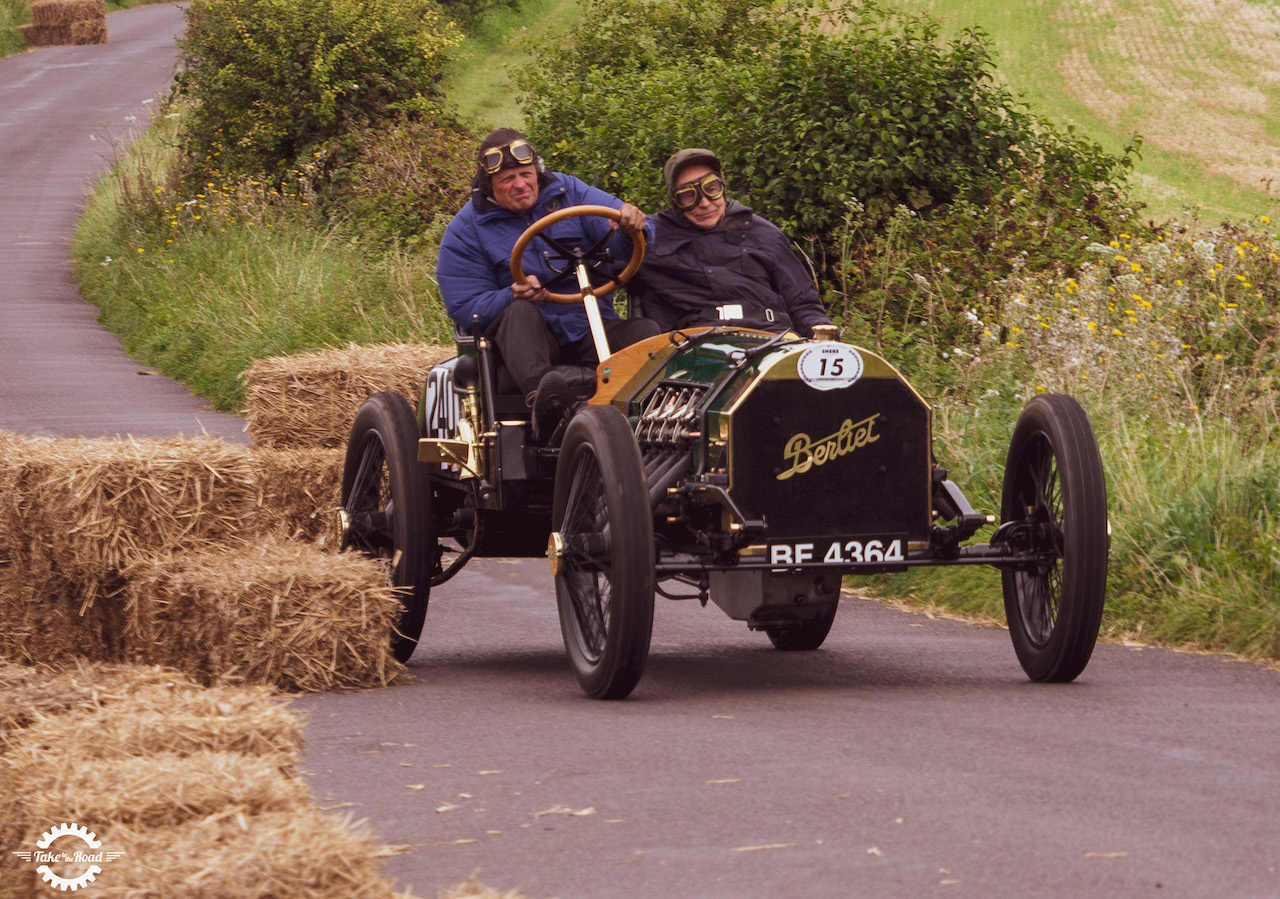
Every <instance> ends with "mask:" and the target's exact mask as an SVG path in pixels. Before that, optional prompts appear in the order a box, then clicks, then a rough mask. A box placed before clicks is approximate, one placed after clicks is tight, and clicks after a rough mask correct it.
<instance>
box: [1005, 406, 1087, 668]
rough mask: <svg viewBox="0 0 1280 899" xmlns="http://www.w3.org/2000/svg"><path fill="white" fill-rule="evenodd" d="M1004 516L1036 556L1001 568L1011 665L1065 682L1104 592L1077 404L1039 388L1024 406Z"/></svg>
mask: <svg viewBox="0 0 1280 899" xmlns="http://www.w3.org/2000/svg"><path fill="white" fill-rule="evenodd" d="M1001 512H1002V516H1003V519H1004V521H1006V522H1010V521H1021V522H1023V524H1024V525H1025V526H1024V527H1021V528H1019V529H1017V530H1016V531H1014V532H1013V534H1012V541H1013V542H1014V544H1015V546H1016V548H1017V549H1018V550H1020V551H1022V552H1025V553H1027V554H1034V555H1037V556H1038V557H1039V558H1038V561H1036V562H1033V563H1030V564H1028V565H1026V566H1024V567H1022V568H1019V569H1016V570H1006V571H1004V572H1002V581H1003V587H1004V607H1005V615H1006V617H1007V618H1008V621H1009V634H1010V636H1011V637H1012V639H1013V647H1014V650H1015V651H1016V652H1017V654H1018V661H1019V662H1020V663H1021V664H1022V668H1023V670H1024V671H1026V673H1027V676H1028V677H1030V678H1031V679H1032V680H1035V681H1059V682H1061V681H1071V680H1074V679H1075V678H1076V677H1077V676H1078V675H1079V674H1080V672H1082V671H1083V670H1084V668H1085V666H1086V665H1087V664H1088V663H1089V657H1090V656H1091V655H1092V654H1093V647H1094V644H1095V642H1096V641H1097V638H1098V628H1099V626H1100V624H1101V622H1102V608H1103V603H1104V601H1105V598H1106V587H1107V557H1108V553H1109V537H1108V534H1107V487H1106V478H1105V474H1104V473H1103V469H1102V457H1101V455H1099V453H1098V442H1097V439H1096V438H1095V437H1094V433H1093V427H1092V426H1091V425H1090V424H1089V417H1088V415H1087V414H1086V413H1085V411H1084V409H1082V408H1081V407H1080V404H1079V403H1077V402H1076V401H1075V400H1074V399H1072V398H1071V397H1069V396H1064V395H1059V394H1047V395H1044V396H1039V397H1036V398H1035V399H1033V400H1032V401H1031V402H1030V403H1028V404H1027V406H1026V408H1025V409H1023V411H1022V415H1021V416H1020V417H1019V418H1018V424H1017V425H1016V427H1015V428H1014V431H1013V439H1012V441H1011V442H1010V446H1009V456H1008V459H1007V461H1006V463H1005V474H1004V497H1003V500H1002V503H1001Z"/></svg>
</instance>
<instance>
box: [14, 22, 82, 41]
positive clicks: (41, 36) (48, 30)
mask: <svg viewBox="0 0 1280 899" xmlns="http://www.w3.org/2000/svg"><path fill="white" fill-rule="evenodd" d="M18 31H19V32H20V33H21V34H22V39H23V40H25V41H26V42H27V46H28V47H57V46H60V45H62V44H69V43H71V26H70V25H35V24H32V25H19V26H18Z"/></svg>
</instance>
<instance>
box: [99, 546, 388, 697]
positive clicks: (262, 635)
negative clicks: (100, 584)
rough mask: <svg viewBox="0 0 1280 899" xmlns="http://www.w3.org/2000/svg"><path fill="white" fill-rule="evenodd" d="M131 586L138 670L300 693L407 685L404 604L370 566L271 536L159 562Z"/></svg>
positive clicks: (130, 631)
mask: <svg viewBox="0 0 1280 899" xmlns="http://www.w3.org/2000/svg"><path fill="white" fill-rule="evenodd" d="M126 579H127V581H128V586H127V587H126V588H125V591H124V594H125V596H126V597H127V598H126V607H127V611H126V616H125V619H126V620H125V632H124V642H125V643H126V645H127V647H128V648H127V652H128V654H129V656H130V657H131V658H133V659H135V660H137V661H144V662H148V663H153V664H165V665H170V666H172V667H174V668H178V669H179V670H181V671H184V672H186V673H188V674H189V675H191V676H192V677H195V678H196V679H198V680H201V681H206V682H213V681H215V680H217V679H234V680H236V681H238V682H242V683H250V684H274V685H276V686H278V687H280V688H282V689H286V690H302V691H308V690H330V689H350V688H356V687H383V686H387V685H389V684H391V683H394V682H396V681H397V680H398V679H399V678H400V677H401V676H402V675H403V672H404V669H403V666H401V665H400V663H399V662H397V661H396V660H395V657H394V656H393V655H392V654H391V648H390V640H389V639H388V636H389V634H390V633H391V629H392V627H393V626H394V624H395V622H396V620H397V618H398V616H399V612H400V602H399V599H398V598H397V596H396V593H395V591H394V590H393V589H392V588H391V587H390V586H389V585H388V583H387V578H386V574H385V571H384V570H383V568H382V567H381V566H380V565H379V564H378V563H377V562H375V561H374V560H372V559H368V558H365V557H363V556H360V555H357V554H354V553H344V554H340V555H339V554H332V553H325V552H322V551H320V550H319V549H317V548H316V547H314V546H311V545H309V544H306V543H302V542H299V541H291V540H285V539H281V538H277V537H268V538H264V539H263V540H262V541H261V542H260V543H259V544H258V545H256V546H245V547H237V548H231V549H228V548H226V547H211V548H207V549H202V550H199V551H192V552H183V553H178V554H172V555H165V556H159V557H156V558H153V559H150V560H147V561H145V562H142V563H139V564H138V565H136V566H134V567H133V568H131V569H130V570H129V571H128V572H126Z"/></svg>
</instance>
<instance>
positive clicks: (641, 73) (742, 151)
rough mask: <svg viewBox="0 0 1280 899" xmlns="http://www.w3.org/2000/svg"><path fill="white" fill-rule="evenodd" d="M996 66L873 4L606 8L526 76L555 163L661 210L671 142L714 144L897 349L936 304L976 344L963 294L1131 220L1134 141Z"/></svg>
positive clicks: (949, 325) (542, 143) (605, 4)
mask: <svg viewBox="0 0 1280 899" xmlns="http://www.w3.org/2000/svg"><path fill="white" fill-rule="evenodd" d="M994 72H995V57H994V53H993V51H992V50H991V49H990V48H989V47H988V46H987V43H986V41H985V38H984V36H983V35H982V33H981V32H978V31H973V30H971V31H966V32H964V33H963V34H962V35H961V36H960V37H959V38H958V39H957V40H955V41H954V42H952V43H950V44H948V43H946V42H944V41H943V40H942V39H941V38H940V36H939V30H938V26H937V24H936V23H934V22H932V21H931V20H928V19H924V18H916V17H912V16H908V15H904V14H900V13H896V12H889V11H886V10H883V9H881V8H879V7H878V6H876V5H875V4H874V3H864V4H859V5H857V6H854V5H852V4H851V3H844V2H840V0H837V2H835V3H834V4H832V5H831V6H829V7H826V8H824V9H821V10H818V11H810V10H807V9H802V8H798V7H793V8H782V9H779V8H778V7H776V6H775V5H773V4H767V3H764V2H761V0H701V2H699V3H696V4H688V3H683V2H676V0H596V2H595V3H593V4H592V5H591V6H590V8H589V9H587V10H586V11H585V13H584V16H583V18H582V21H581V22H580V23H579V25H578V26H577V27H576V28H575V29H573V30H571V32H570V33H569V34H568V35H567V36H564V37H557V38H556V39H555V42H554V44H553V45H552V44H549V45H547V46H546V47H544V52H542V53H541V54H539V56H538V59H537V61H536V62H534V63H532V64H531V65H530V66H529V67H527V68H526V70H525V71H524V72H523V73H522V76H521V83H522V84H523V85H524V86H525V91H526V93H525V96H524V98H523V99H524V104H525V108H526V111H527V117H528V122H529V128H528V130H529V132H530V134H531V137H532V138H533V139H534V140H535V143H536V144H537V145H538V147H539V148H540V150H541V151H542V152H543V154H544V155H545V156H546V157H547V159H548V161H549V162H550V163H551V164H552V165H553V166H555V167H557V168H562V169H565V170H568V171H571V172H573V173H574V174H576V175H578V176H579V177H582V178H584V179H585V180H587V181H590V182H593V183H596V184H599V185H600V186H602V187H605V188H607V189H610V190H612V191H613V192H614V193H616V194H618V195H620V196H624V197H626V198H627V199H628V200H630V201H631V202H633V203H636V204H637V205H640V206H642V207H647V208H655V207H659V206H662V205H665V202H666V201H665V198H664V193H663V186H662V184H661V167H662V164H663V162H664V161H665V160H666V158H667V157H668V156H669V155H670V154H671V153H672V152H674V151H675V150H677V149H679V148H681V147H684V146H707V147H710V148H712V149H714V150H716V151H717V153H718V154H719V156H720V158H721V161H722V162H723V163H724V166H725V170H726V176H727V180H728V182H729V187H730V191H731V193H732V194H733V195H734V196H736V197H737V198H738V199H741V200H742V201H743V202H746V203H748V204H749V205H750V206H752V207H753V208H754V209H755V210H756V211H757V212H759V213H760V214H761V215H764V216H765V217H767V218H769V219H770V220H772V221H773V222H775V223H776V224H777V225H778V226H779V227H781V228H782V229H783V231H784V232H786V233H788V234H789V235H790V236H791V237H792V238H793V239H795V240H796V241H798V243H799V244H800V245H801V246H802V247H803V248H804V250H805V251H806V252H807V253H808V254H809V255H810V256H811V257H813V259H814V261H815V263H816V268H817V270H818V272H819V274H820V275H821V277H822V278H823V280H824V281H825V282H826V283H825V285H824V287H825V289H826V293H827V301H828V305H829V306H830V308H831V312H832V313H833V316H834V317H835V318H836V319H837V320H838V321H841V323H842V324H844V325H845V326H846V328H847V329H850V328H851V329H853V332H854V333H858V334H859V335H860V336H865V337H868V338H870V339H872V340H874V341H875V342H876V343H877V344H878V345H879V346H880V347H881V348H882V349H884V348H885V347H886V344H887V345H888V346H889V347H890V348H891V349H896V348H897V347H898V346H899V344H900V342H901V341H902V340H904V339H908V340H909V335H910V334H911V333H912V332H913V331H915V330H917V329H918V328H919V327H920V326H921V325H923V324H925V320H924V319H923V318H922V315H923V314H924V313H925V306H924V305H923V304H922V303H921V302H920V301H921V300H922V299H925V298H927V299H930V301H931V302H932V303H933V307H932V309H930V310H929V314H930V315H931V316H938V315H941V316H944V318H947V319H948V320H947V321H944V322H943V323H942V324H943V331H944V333H945V334H946V336H945V337H944V340H946V341H950V340H952V339H971V338H972V333H971V329H969V328H967V326H966V325H965V323H964V319H963V312H964V310H965V309H967V308H968V306H967V304H971V303H972V298H973V297H974V296H976V295H979V294H981V293H983V292H984V289H985V288H986V287H987V286H988V285H989V284H990V283H992V282H994V281H997V280H999V279H1001V278H1003V277H1005V276H1007V275H1008V274H1010V273H1011V272H1012V271H1013V270H1014V268H1015V267H1016V266H1017V265H1019V264H1022V263H1025V262H1026V261H1027V259H1026V258H1025V257H1023V256H1022V255H1021V251H1022V250H1023V249H1027V250H1028V252H1029V253H1031V254H1034V255H1035V256H1036V257H1037V259H1036V260H1035V261H1036V262H1038V263H1039V262H1046V263H1047V264H1049V265H1050V266H1051V267H1054V266H1056V267H1061V268H1066V269H1070V268H1072V267H1073V266H1075V265H1077V264H1079V262H1080V261H1081V256H1080V254H1081V252H1082V251H1081V248H1082V246H1083V245H1084V244H1086V243H1088V239H1089V238H1095V239H1096V238H1097V237H1098V236H1100V235H1102V234H1105V233H1108V231H1107V229H1109V228H1111V227H1112V226H1113V225H1115V224H1116V223H1117V222H1119V221H1122V219H1121V218H1120V216H1121V215H1123V214H1124V212H1123V201H1124V197H1125V190H1124V187H1125V178H1126V176H1127V172H1128V168H1129V166H1130V164H1131V160H1130V155H1131V154H1132V153H1133V152H1136V143H1135V146H1134V147H1133V148H1130V153H1126V154H1125V155H1122V156H1112V155H1109V154H1107V153H1105V152H1104V151H1103V150H1102V149H1101V148H1100V147H1099V146H1098V145H1097V144H1096V143H1093V142H1090V141H1086V140H1082V139H1080V138H1079V137H1077V136H1076V135H1074V133H1072V132H1071V131H1067V132H1065V133H1064V132H1061V131H1059V130H1057V129H1055V128H1053V127H1052V126H1051V125H1050V124H1049V123H1046V122H1044V121H1042V120H1040V119H1039V118H1037V117H1036V116H1034V115H1033V114H1031V113H1030V112H1029V111H1028V110H1027V109H1026V108H1025V107H1024V106H1023V105H1022V104H1021V103H1020V102H1019V101H1017V100H1016V99H1015V98H1014V97H1012V96H1011V95H1010V94H1009V93H1008V92H1007V91H1006V90H1004V88H1002V87H1000V86H999V85H998V83H997V81H996V79H995V78H994ZM726 110H729V111H731V114H726V112H725V111H726ZM1019 204H1021V205H1019ZM896 210H902V211H901V212H896ZM906 218H910V219H911V221H910V222H907V221H906ZM895 228H896V229H897V234H896V236H895V234H894V229H895ZM1082 237H1083V238H1085V239H1084V240H1082ZM895 240H896V241H898V244H897V255H898V256H899V257H900V259H901V262H902V264H901V265H900V266H898V267H896V268H895V269H894V270H893V271H892V272H889V271H887V270H886V269H885V262H886V258H887V257H886V250H887V249H889V247H888V246H887V244H892V243H893V242H894V241H895ZM903 241H906V242H903ZM1015 247H1016V249H1014V248H1015ZM921 269H923V271H921ZM917 276H919V277H923V278H925V279H926V280H927V281H929V282H930V284H931V285H932V286H931V288H930V291H929V296H928V297H923V296H922V294H921V290H920V286H921V285H920V283H919V280H918V277H917ZM939 276H941V277H939ZM877 292H878V293H877ZM868 301H869V302H868ZM890 323H896V324H894V325H893V327H887V325H889V324H890ZM928 323H929V324H931V325H934V324H937V322H936V321H935V320H934V319H933V318H930V319H929V322H928Z"/></svg>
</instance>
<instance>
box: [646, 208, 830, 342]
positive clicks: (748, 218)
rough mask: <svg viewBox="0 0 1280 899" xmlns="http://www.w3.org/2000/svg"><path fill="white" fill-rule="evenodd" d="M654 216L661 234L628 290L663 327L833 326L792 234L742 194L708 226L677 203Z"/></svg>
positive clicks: (804, 331)
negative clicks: (678, 208)
mask: <svg viewBox="0 0 1280 899" xmlns="http://www.w3.org/2000/svg"><path fill="white" fill-rule="evenodd" d="M649 221H650V222H651V223H654V224H655V225H656V226H657V235H656V236H655V238H654V240H653V242H652V244H650V246H649V249H648V252H647V253H646V254H645V257H644V264H643V265H641V266H640V271H639V272H638V273H637V274H636V276H635V278H633V279H632V280H631V283H630V285H629V286H628V288H627V289H628V290H629V291H630V292H631V294H632V296H633V297H634V298H635V299H637V300H638V301H639V305H640V306H642V307H643V312H644V315H645V317H647V318H652V319H654V320H655V321H656V322H657V323H658V326H659V327H660V328H662V330H664V331H672V330H675V329H677V328H688V327H695V326H698V325H728V324H737V325H743V326H745V327H750V328H759V329H761V330H763V331H773V332H775V333H781V332H783V331H786V330H789V329H790V330H794V331H796V332H798V333H799V334H801V335H803V336H804V337H812V336H813V326H814V325H827V324H831V319H830V318H828V317H827V312H826V309H824V308H823V305H822V300H821V298H819V296H818V291H817V289H816V288H815V287H814V286H813V281H812V280H811V279H810V277H809V273H808V272H807V271H806V270H805V268H804V266H802V265H801V264H800V261H799V260H798V259H796V257H795V255H794V254H793V253H792V252H791V245H790V243H789V242H788V241H787V238H786V237H785V236H784V235H783V233H782V232H781V231H780V230H778V228H777V226H776V225H774V224H773V223H772V222H769V221H766V220H765V219H762V218H760V217H759V216H758V215H756V214H755V213H753V212H752V211H751V209H750V208H749V207H747V206H743V205H742V204H741V203H739V202H738V201H737V200H729V201H728V202H727V205H726V207H725V214H724V218H723V219H721V220H720V222H719V224H717V225H716V226H715V227H714V228H712V229H710V230H704V229H702V228H699V227H698V226H697V225H694V224H691V223H690V222H689V221H688V220H687V219H685V217H684V216H683V215H682V214H680V213H679V212H676V211H675V210H674V209H665V210H663V211H662V212H659V213H658V214H657V215H651V216H649Z"/></svg>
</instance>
